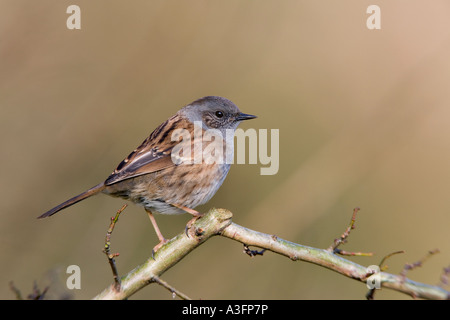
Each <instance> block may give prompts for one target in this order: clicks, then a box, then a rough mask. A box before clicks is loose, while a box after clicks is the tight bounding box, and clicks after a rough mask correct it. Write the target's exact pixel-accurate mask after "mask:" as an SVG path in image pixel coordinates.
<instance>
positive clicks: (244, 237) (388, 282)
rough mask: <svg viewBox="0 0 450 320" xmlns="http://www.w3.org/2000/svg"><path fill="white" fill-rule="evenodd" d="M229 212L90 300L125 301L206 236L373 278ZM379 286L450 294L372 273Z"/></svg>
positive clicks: (201, 223) (422, 294) (429, 295)
mask: <svg viewBox="0 0 450 320" xmlns="http://www.w3.org/2000/svg"><path fill="white" fill-rule="evenodd" d="M231 218H232V213H231V212H230V211H228V210H225V209H211V210H210V211H209V212H208V213H206V214H205V215H204V216H203V217H202V218H201V219H198V220H197V221H196V222H195V223H194V224H193V225H192V228H194V230H195V232H192V234H191V235H190V236H189V237H188V236H187V235H186V233H185V232H182V233H180V234H179V235H177V236H176V237H174V238H173V239H171V240H170V241H169V242H168V243H166V244H165V245H163V246H162V247H161V248H160V249H159V250H158V251H157V253H156V255H155V259H152V258H149V259H148V260H147V261H146V262H145V263H144V264H142V265H141V266H138V267H137V268H135V269H134V270H132V271H131V272H129V273H128V274H127V275H125V276H123V277H122V278H121V287H120V290H119V291H117V290H116V287H115V285H114V283H113V284H111V285H110V286H109V287H108V288H106V289H105V290H104V291H103V292H101V293H100V294H99V295H97V296H96V297H94V299H126V298H128V297H129V296H131V295H132V294H134V293H135V292H136V291H138V290H140V289H142V288H143V287H145V286H147V285H148V284H150V283H153V282H155V280H154V279H159V277H160V276H161V275H162V274H163V273H164V272H165V271H167V270H168V269H170V268H171V267H172V266H174V265H175V264H176V263H178V262H179V261H180V260H181V259H183V258H184V257H185V256H186V255H187V254H189V253H190V252H191V251H192V250H194V249H195V248H196V247H198V246H199V245H200V244H202V243H204V242H205V241H206V240H208V239H209V238H210V237H212V236H215V235H221V236H223V237H226V238H229V239H233V240H235V241H238V242H241V243H243V244H244V246H246V247H248V246H256V247H259V248H263V249H265V250H269V251H272V252H275V253H278V254H280V255H283V256H285V257H288V258H290V259H291V260H293V261H297V260H300V261H306V262H310V263H314V264H316V265H319V266H322V267H325V268H327V269H330V270H333V271H335V272H338V273H340V274H342V275H344V276H346V277H349V278H351V279H355V280H358V281H360V282H364V283H365V282H366V281H367V279H368V278H369V277H371V276H373V273H371V272H369V271H368V270H369V269H368V268H367V267H364V266H362V265H359V264H356V263H354V262H352V261H350V260H347V259H344V258H343V257H340V256H338V255H336V254H334V253H333V251H330V250H327V249H318V248H313V247H308V246H303V245H300V244H296V243H293V242H289V241H287V240H283V239H281V238H279V237H277V236H275V235H269V234H265V233H261V232H258V231H254V230H251V229H248V228H245V227H242V226H240V225H237V224H235V223H232V222H231ZM376 276H377V279H378V281H379V283H380V285H381V287H384V288H389V289H392V290H396V291H399V292H402V293H405V294H408V295H410V296H412V297H415V298H424V299H450V292H449V291H446V290H444V289H443V288H441V287H440V286H431V285H427V284H423V283H419V282H415V281H412V280H410V279H408V278H406V277H405V276H402V275H394V274H390V273H386V272H380V273H378V274H376Z"/></svg>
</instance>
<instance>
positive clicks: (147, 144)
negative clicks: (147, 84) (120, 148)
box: [105, 115, 185, 185]
mask: <svg viewBox="0 0 450 320" xmlns="http://www.w3.org/2000/svg"><path fill="white" fill-rule="evenodd" d="M183 122H185V120H181V119H180V117H179V116H177V115H175V116H173V117H171V118H170V119H168V120H167V121H166V122H164V123H162V124H161V125H160V126H159V127H158V128H156V129H155V130H154V131H153V132H152V133H151V134H150V136H149V137H148V138H147V139H146V140H145V141H144V142H143V143H142V144H141V145H140V146H139V147H138V148H136V150H134V151H133V152H132V153H130V155H129V156H128V157H127V158H126V159H124V160H123V161H122V162H121V163H120V164H119V165H118V166H117V168H116V170H114V171H113V173H112V174H111V175H110V176H109V177H108V178H107V179H106V181H105V185H112V184H114V183H117V182H120V181H123V180H126V179H131V178H134V177H137V176H141V175H144V174H149V173H153V172H156V171H159V170H162V169H165V168H169V167H172V166H175V163H174V162H173V161H172V158H171V151H172V149H173V148H174V147H175V145H176V144H177V143H178V142H177V141H172V140H171V136H172V132H173V130H175V129H176V128H178V126H179V125H181V126H183V125H184V123H183Z"/></svg>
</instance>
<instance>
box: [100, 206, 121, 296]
mask: <svg viewBox="0 0 450 320" xmlns="http://www.w3.org/2000/svg"><path fill="white" fill-rule="evenodd" d="M126 207H127V205H126V204H125V205H123V206H122V208H120V209H119V210H118V211H117V212H116V215H115V216H114V217H111V223H110V225H109V228H108V231H107V232H106V238H105V247H104V249H103V252H104V253H105V254H106V256H107V258H108V262H109V265H110V266H111V270H112V273H113V278H114V289H115V290H116V291H120V277H119V274H118V272H117V267H116V261H115V259H114V258H116V257H118V256H119V254H118V253H111V235H112V232H113V231H114V227H115V226H116V223H117V221H119V216H120V214H121V213H122V211H124V210H125V208H126Z"/></svg>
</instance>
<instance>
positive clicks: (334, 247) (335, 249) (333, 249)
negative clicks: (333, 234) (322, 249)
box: [327, 207, 373, 257]
mask: <svg viewBox="0 0 450 320" xmlns="http://www.w3.org/2000/svg"><path fill="white" fill-rule="evenodd" d="M359 210H360V209H359V207H356V208H354V209H353V215H352V219H351V220H350V224H349V226H348V227H347V229H346V230H345V231H344V233H343V234H342V235H341V236H340V237H339V238H338V239H334V242H333V244H332V245H331V246H330V247H329V248H328V249H327V250H328V251H330V252H333V253H334V254H340V255H343V256H365V257H370V256H372V255H373V253H372V252H351V251H345V250H341V249H339V248H338V247H339V246H340V245H341V244H344V243H346V242H347V238H348V236H349V235H350V231H351V230H353V229H354V228H355V221H356V214H357V213H358V211H359Z"/></svg>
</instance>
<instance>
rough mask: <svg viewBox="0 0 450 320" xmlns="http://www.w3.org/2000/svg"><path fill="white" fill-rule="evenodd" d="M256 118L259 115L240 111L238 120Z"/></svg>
mask: <svg viewBox="0 0 450 320" xmlns="http://www.w3.org/2000/svg"><path fill="white" fill-rule="evenodd" d="M255 118H257V117H256V116H254V115H251V114H246V113H239V114H238V115H237V117H236V121H243V120H250V119H255Z"/></svg>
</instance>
